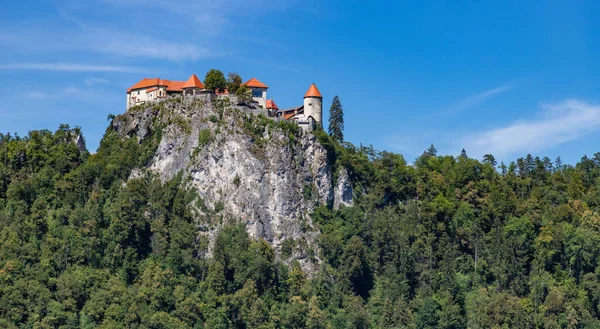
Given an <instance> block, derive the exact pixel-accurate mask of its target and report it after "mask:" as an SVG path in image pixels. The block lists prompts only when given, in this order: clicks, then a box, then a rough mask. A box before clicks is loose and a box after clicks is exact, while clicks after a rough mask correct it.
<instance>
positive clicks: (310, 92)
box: [304, 83, 323, 98]
mask: <svg viewBox="0 0 600 329" xmlns="http://www.w3.org/2000/svg"><path fill="white" fill-rule="evenodd" d="M306 97H319V98H323V95H321V92H320V91H319V89H317V86H315V84H314V83H313V84H312V85H310V88H308V91H307V92H306V94H305V95H304V98H306Z"/></svg>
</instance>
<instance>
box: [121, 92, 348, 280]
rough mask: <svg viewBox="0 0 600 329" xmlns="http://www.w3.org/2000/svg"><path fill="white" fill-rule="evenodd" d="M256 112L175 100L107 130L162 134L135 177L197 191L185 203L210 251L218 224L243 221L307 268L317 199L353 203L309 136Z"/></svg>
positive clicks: (313, 256)
mask: <svg viewBox="0 0 600 329" xmlns="http://www.w3.org/2000/svg"><path fill="white" fill-rule="evenodd" d="M256 112H260V109H251V108H248V107H246V106H237V105H233V104H231V103H230V101H229V99H227V98H226V99H221V100H218V101H215V102H208V101H205V100H202V99H195V100H194V99H192V100H190V99H189V98H186V99H183V100H182V99H180V98H174V99H171V100H170V101H167V102H161V103H157V104H156V105H147V106H141V107H140V106H138V107H135V108H132V109H130V110H129V111H128V112H127V113H125V114H122V115H120V116H117V117H116V118H115V119H114V121H113V123H112V129H113V131H111V132H110V134H116V135H117V136H118V138H134V139H136V140H138V141H139V142H142V143H143V142H144V141H145V140H152V139H153V138H155V135H156V134H160V138H161V139H160V142H159V143H158V146H157V149H156V151H155V153H154V154H153V155H152V157H151V159H150V161H149V162H148V163H146V164H145V165H144V166H141V167H139V168H135V172H134V177H136V178H139V177H142V176H145V175H156V176H157V177H160V179H161V181H163V182H167V181H170V180H172V179H174V178H175V177H177V175H181V178H182V179H183V182H184V185H185V188H186V189H188V190H191V191H194V192H195V193H196V194H197V199H196V200H194V202H192V203H191V209H192V210H193V211H194V213H195V217H196V218H203V219H204V221H201V222H199V223H198V225H200V229H201V234H200V236H201V237H207V240H208V246H209V248H208V250H207V253H208V254H210V253H211V250H212V245H213V242H214V238H215V237H216V233H217V232H218V231H219V230H220V228H221V227H222V226H223V224H226V223H231V222H237V221H241V222H242V223H243V224H244V226H245V227H246V230H247V231H248V234H249V235H250V236H251V237H252V238H254V239H257V238H264V239H265V240H266V241H267V242H268V243H269V244H271V246H273V248H274V249H275V251H276V252H277V254H278V255H281V252H280V251H281V247H282V246H283V245H285V246H286V248H292V249H293V253H292V254H291V255H288V254H286V255H284V257H282V258H284V259H285V260H290V259H295V260H299V261H300V263H301V264H302V265H303V269H304V270H305V271H308V272H309V273H312V270H313V267H314V264H315V263H316V262H317V261H318V257H317V253H316V251H317V246H316V245H315V243H314V239H315V237H316V234H317V229H316V228H315V227H314V225H313V222H312V219H311V213H312V212H313V210H314V208H315V206H317V205H335V206H336V207H338V206H339V205H340V204H349V203H351V202H352V190H351V185H350V183H349V182H348V177H347V175H346V174H342V175H341V176H340V175H338V179H335V181H334V177H333V176H334V175H333V172H332V167H331V165H330V163H329V161H328V159H327V150H326V149H325V148H324V147H323V146H321V145H320V144H319V143H318V141H317V138H316V137H315V136H314V135H312V134H308V133H303V132H302V131H301V130H300V129H299V128H298V127H297V126H296V125H295V124H293V123H288V122H285V121H275V120H274V119H271V118H267V117H266V116H264V115H262V114H260V113H256ZM336 186H337V187H338V188H337V189H336V188H335V187H336ZM309 256H310V257H309Z"/></svg>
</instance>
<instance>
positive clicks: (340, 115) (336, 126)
mask: <svg viewBox="0 0 600 329" xmlns="http://www.w3.org/2000/svg"><path fill="white" fill-rule="evenodd" d="M329 135H331V136H332V137H333V139H334V140H336V141H338V142H343V141H344V109H343V108H342V103H341V102H340V98H339V97H338V96H337V95H336V96H334V97H333V101H332V102H331V108H329Z"/></svg>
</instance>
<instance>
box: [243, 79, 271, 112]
mask: <svg viewBox="0 0 600 329" xmlns="http://www.w3.org/2000/svg"><path fill="white" fill-rule="evenodd" d="M242 86H246V87H248V88H249V89H250V90H251V91H252V100H253V101H255V102H256V103H258V105H259V106H261V107H262V108H266V107H267V89H269V86H267V85H266V84H264V83H262V82H260V81H258V79H256V78H252V79H250V80H248V81H246V82H244V83H242Z"/></svg>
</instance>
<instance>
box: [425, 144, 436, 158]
mask: <svg viewBox="0 0 600 329" xmlns="http://www.w3.org/2000/svg"><path fill="white" fill-rule="evenodd" d="M425 154H427V155H429V156H432V157H434V156H436V155H437V149H436V148H435V146H433V144H431V145H429V148H428V149H427V151H425Z"/></svg>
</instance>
